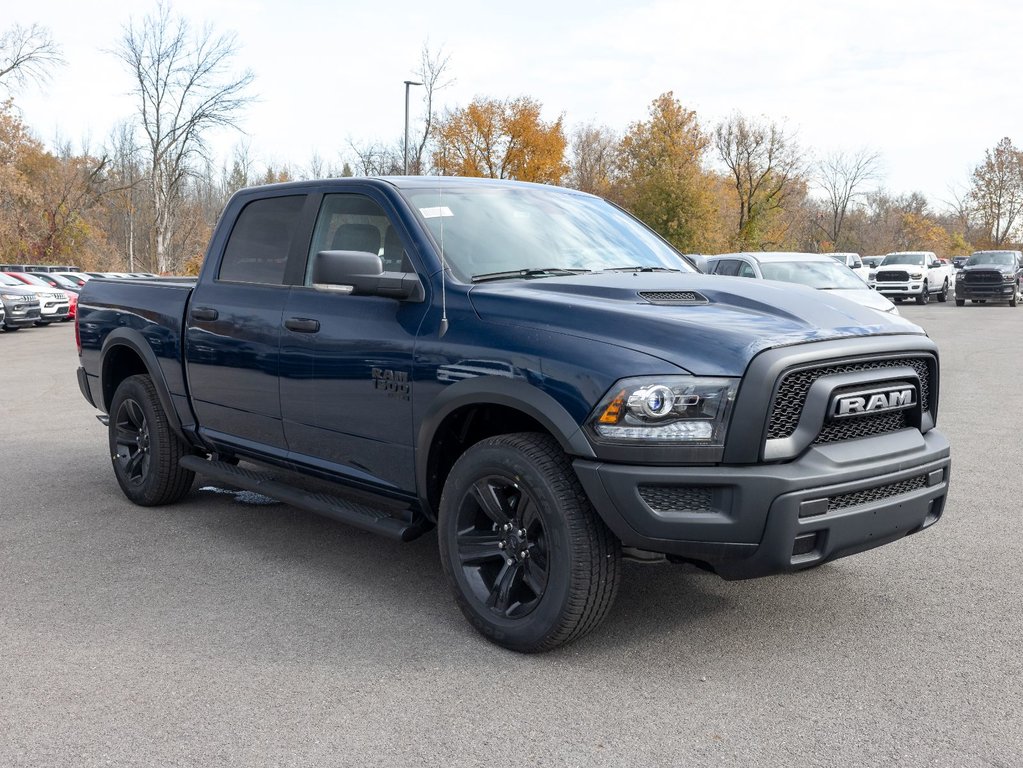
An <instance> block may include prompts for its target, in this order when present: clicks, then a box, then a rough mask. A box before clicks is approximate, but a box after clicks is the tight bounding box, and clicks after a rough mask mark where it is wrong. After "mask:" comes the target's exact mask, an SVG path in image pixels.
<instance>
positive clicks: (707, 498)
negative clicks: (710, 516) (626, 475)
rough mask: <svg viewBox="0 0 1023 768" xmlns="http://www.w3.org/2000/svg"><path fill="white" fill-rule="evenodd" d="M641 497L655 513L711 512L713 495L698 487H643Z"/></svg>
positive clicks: (640, 490) (709, 491) (707, 490)
mask: <svg viewBox="0 0 1023 768" xmlns="http://www.w3.org/2000/svg"><path fill="white" fill-rule="evenodd" d="M639 495H640V498H642V499H643V501H645V502H646V503H647V506H649V507H650V509H652V510H654V511H655V512H711V511H713V509H714V507H713V505H712V501H713V493H712V490H711V489H710V488H704V487H701V486H698V485H641V486H639Z"/></svg>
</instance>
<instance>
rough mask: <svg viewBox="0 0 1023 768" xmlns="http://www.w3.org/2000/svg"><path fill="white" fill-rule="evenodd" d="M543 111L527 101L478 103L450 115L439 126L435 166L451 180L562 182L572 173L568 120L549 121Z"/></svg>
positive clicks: (475, 101) (434, 157)
mask: <svg viewBox="0 0 1023 768" xmlns="http://www.w3.org/2000/svg"><path fill="white" fill-rule="evenodd" d="M540 110H541V104H540V102H538V101H536V100H535V99H530V98H528V97H525V96H523V97H520V98H517V99H508V100H505V101H499V100H495V99H481V98H477V99H474V100H473V101H472V103H470V104H469V105H468V106H467V107H465V108H463V109H456V110H453V111H451V112H449V113H448V114H447V115H446V116H445V117H444V118H443V120H441V122H440V124H439V125H438V127H437V143H436V147H435V148H434V153H433V164H434V167H435V168H436V169H437V171H438V172H440V173H442V174H446V175H454V176H484V177H488V178H491V179H518V180H519V181H536V182H541V183H548V184H558V183H560V182H561V179H562V177H563V176H564V175H565V173H566V171H567V170H568V166H567V165H566V164H565V147H566V144H567V142H566V140H565V133H564V130H563V128H562V118H561V117H559V118H558V119H557V120H555V121H554V122H551V123H548V122H544V121H543V120H542V119H541V117H540Z"/></svg>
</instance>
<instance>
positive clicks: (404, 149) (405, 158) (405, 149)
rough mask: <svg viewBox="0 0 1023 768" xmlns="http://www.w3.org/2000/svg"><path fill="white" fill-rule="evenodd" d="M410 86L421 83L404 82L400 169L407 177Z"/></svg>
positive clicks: (413, 81)
mask: <svg viewBox="0 0 1023 768" xmlns="http://www.w3.org/2000/svg"><path fill="white" fill-rule="evenodd" d="M410 85H422V83H417V82H416V81H415V80H406V81H405V143H404V144H403V145H402V155H403V166H402V167H403V169H404V172H405V175H406V176H408V89H409V86H410Z"/></svg>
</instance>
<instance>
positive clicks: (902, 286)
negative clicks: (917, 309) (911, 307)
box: [874, 280, 924, 296]
mask: <svg viewBox="0 0 1023 768" xmlns="http://www.w3.org/2000/svg"><path fill="white" fill-rule="evenodd" d="M874 289H875V290H876V291H877V292H878V293H880V294H883V295H885V296H919V295H920V294H921V293H923V292H924V283H923V280H913V281H911V282H909V283H878V282H875V283H874Z"/></svg>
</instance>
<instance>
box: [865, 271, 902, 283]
mask: <svg viewBox="0 0 1023 768" xmlns="http://www.w3.org/2000/svg"><path fill="white" fill-rule="evenodd" d="M874 279H875V280H877V282H879V283H905V282H906V281H907V280H909V272H905V271H900V270H894V269H891V270H889V269H886V270H883V271H880V272H878V273H877V274H876V275H875V276H874Z"/></svg>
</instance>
